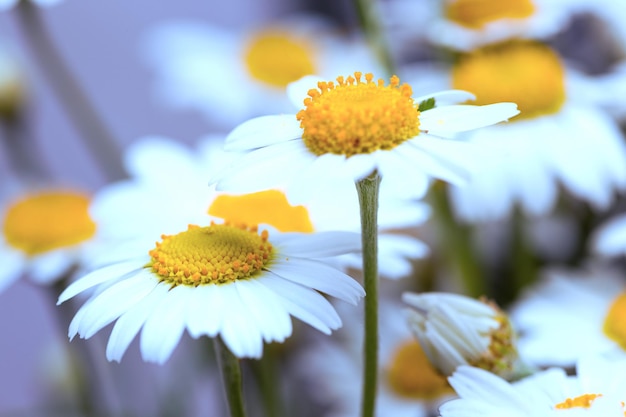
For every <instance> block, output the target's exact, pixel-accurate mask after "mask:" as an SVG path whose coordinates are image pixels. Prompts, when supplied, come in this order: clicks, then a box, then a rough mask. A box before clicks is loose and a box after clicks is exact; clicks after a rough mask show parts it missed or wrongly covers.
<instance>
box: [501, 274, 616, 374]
mask: <svg viewBox="0 0 626 417" xmlns="http://www.w3.org/2000/svg"><path fill="white" fill-rule="evenodd" d="M510 317H511V321H512V322H513V324H514V326H515V328H516V329H517V330H518V332H519V340H518V349H519V354H520V356H521V357H522V358H523V359H524V361H526V362H528V363H531V364H534V365H538V366H546V365H558V366H572V365H574V364H575V363H576V360H578V359H579V358H581V357H582V356H584V355H587V354H595V353H599V352H603V351H607V350H611V349H617V348H619V347H621V349H623V350H626V330H625V329H624V322H625V321H626V282H625V281H624V279H623V276H620V274H619V273H615V272H611V271H609V270H602V269H600V268H597V267H596V268H591V269H590V270H589V271H570V270H558V269H553V270H548V271H546V273H545V276H544V278H543V279H542V280H541V281H540V282H539V283H538V284H536V285H535V286H533V287H531V288H530V289H529V290H527V291H526V292H525V293H524V294H523V295H522V297H521V299H520V300H519V301H518V302H517V303H516V304H515V305H514V306H513V307H512V308H511V310H510Z"/></svg>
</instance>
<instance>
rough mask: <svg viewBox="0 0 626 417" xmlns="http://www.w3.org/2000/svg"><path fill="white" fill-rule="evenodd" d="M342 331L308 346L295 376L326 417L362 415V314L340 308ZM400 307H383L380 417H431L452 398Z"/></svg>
mask: <svg viewBox="0 0 626 417" xmlns="http://www.w3.org/2000/svg"><path fill="white" fill-rule="evenodd" d="M337 309H338V311H339V313H340V316H341V317H342V320H343V322H344V326H343V328H342V329H341V330H339V331H338V332H336V333H335V334H334V335H333V337H332V338H324V339H323V340H321V339H320V340H315V343H310V344H308V345H307V347H306V348H305V350H304V351H302V352H301V353H300V354H299V357H298V358H297V361H296V366H298V364H300V365H301V366H298V368H297V372H298V373H299V374H301V375H302V378H303V379H304V381H305V383H306V384H307V385H309V386H310V387H311V389H312V395H313V396H314V398H315V400H316V401H317V402H318V403H319V404H320V405H321V406H322V408H323V409H325V410H328V411H327V412H325V413H324V417H352V416H355V415H358V414H359V407H360V405H361V402H360V395H361V393H360V389H361V387H360V384H356V383H355V381H360V380H361V379H362V373H363V372H362V365H363V364H362V361H361V356H362V345H361V340H362V338H363V332H362V327H363V326H362V325H361V322H362V320H363V314H362V311H361V310H359V311H357V310H356V309H347V308H343V309H342V308H339V306H338V308H337ZM402 313H403V312H402V308H401V306H400V305H398V304H397V303H393V302H390V301H386V300H382V302H381V304H380V316H379V317H380V320H381V326H380V360H379V367H380V369H379V374H380V375H379V381H380V383H379V391H378V398H377V401H376V415H377V416H388V415H392V416H395V417H418V416H424V417H425V416H428V415H432V412H433V411H434V410H435V409H436V407H437V406H438V405H439V404H441V402H443V401H444V400H445V399H447V398H448V397H449V396H450V395H452V394H453V392H452V390H451V388H450V386H449V385H448V384H447V381H446V378H445V377H444V376H443V375H440V374H439V373H438V372H437V371H436V370H435V369H434V368H433V366H432V365H431V364H430V362H429V360H428V357H427V356H426V355H425V354H424V351H423V350H422V348H421V346H420V345H419V343H418V342H417V341H416V340H415V339H414V338H413V337H412V335H411V332H410V331H409V328H408V327H407V326H406V323H405V322H404V320H402V318H403V314H402Z"/></svg>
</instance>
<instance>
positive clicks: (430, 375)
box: [387, 340, 451, 399]
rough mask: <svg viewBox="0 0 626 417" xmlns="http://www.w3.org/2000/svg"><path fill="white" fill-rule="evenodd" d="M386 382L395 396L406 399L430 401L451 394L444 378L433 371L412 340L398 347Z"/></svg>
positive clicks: (418, 345)
mask: <svg viewBox="0 0 626 417" xmlns="http://www.w3.org/2000/svg"><path fill="white" fill-rule="evenodd" d="M387 380H388V382H389V385H390V387H391V389H392V390H393V391H394V392H395V393H396V394H397V395H399V396H402V397H406V398H416V399H432V398H437V397H439V396H441V395H442V394H444V393H447V392H451V388H450V386H449V385H448V383H447V381H446V378H445V377H444V376H442V375H441V374H439V373H438V372H437V371H436V370H435V368H434V367H433V366H432V365H431V363H430V361H429V360H428V357H427V356H426V354H425V353H424V351H423V350H422V347H421V346H420V344H419V343H418V342H417V341H414V340H410V341H408V342H406V343H404V344H402V345H401V346H399V347H398V349H397V350H396V352H395V354H394V356H393V360H392V362H391V364H390V365H389V368H388V369H387Z"/></svg>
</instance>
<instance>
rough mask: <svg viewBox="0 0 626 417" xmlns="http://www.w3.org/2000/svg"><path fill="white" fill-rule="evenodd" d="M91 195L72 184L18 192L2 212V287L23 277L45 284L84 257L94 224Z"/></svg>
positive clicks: (0, 257) (0, 286)
mask: <svg viewBox="0 0 626 417" xmlns="http://www.w3.org/2000/svg"><path fill="white" fill-rule="evenodd" d="M89 202H90V197H89V196H88V195H85V194H84V193H81V192H77V191H72V190H69V189H42V190H39V191H33V192H32V193H25V194H21V195H17V196H15V197H14V198H12V199H10V200H9V201H7V203H6V204H5V205H4V207H3V208H2V211H0V219H1V220H0V224H1V225H2V233H0V264H2V266H3V267H2V271H1V272H0V291H2V290H4V289H5V288H7V287H8V286H9V285H10V284H11V283H13V282H14V281H16V280H17V279H19V278H20V277H22V276H27V277H29V278H30V279H32V280H33V281H35V282H37V283H41V284H49V283H51V282H53V281H55V280H57V279H60V278H62V277H64V276H65V275H66V274H67V273H68V272H70V270H71V269H72V268H73V267H75V266H76V265H77V264H78V263H79V262H80V261H81V259H82V258H83V256H85V251H86V249H87V247H88V245H89V242H90V240H91V239H92V237H93V236H94V234H95V232H96V224H95V223H94V221H93V220H92V218H91V217H90V216H89V212H88V207H89Z"/></svg>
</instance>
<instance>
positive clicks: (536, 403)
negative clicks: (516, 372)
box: [439, 356, 626, 417]
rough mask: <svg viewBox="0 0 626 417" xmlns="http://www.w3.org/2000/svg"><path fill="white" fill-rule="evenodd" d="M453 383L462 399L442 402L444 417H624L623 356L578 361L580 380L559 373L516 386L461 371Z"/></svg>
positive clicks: (488, 375) (487, 375)
mask: <svg viewBox="0 0 626 417" xmlns="http://www.w3.org/2000/svg"><path fill="white" fill-rule="evenodd" d="M449 381H450V385H452V387H453V388H454V389H455V391H456V392H457V394H458V395H459V397H460V398H458V399H454V400H451V401H449V402H447V403H444V404H443V405H442V406H441V407H440V409H439V413H440V415H441V417H467V416H493V417H495V416H511V417H537V416H546V417H547V416H583V415H584V416H598V417H600V416H602V417H609V416H614V417H622V416H623V415H624V411H625V410H624V401H625V400H626V394H625V393H624V386H626V359H625V358H624V357H622V358H614V357H604V356H591V357H587V358H584V359H581V360H580V361H579V362H578V365H577V375H576V376H567V374H566V373H565V371H564V370H562V369H556V368H555V369H549V370H546V371H543V372H540V373H537V374H535V375H532V376H529V377H527V378H524V379H523V380H521V381H517V382H514V383H509V382H507V381H505V380H504V379H502V378H499V377H498V376H496V375H494V374H492V373H489V372H486V371H484V370H483V369H478V368H473V367H470V366H462V367H460V368H459V369H458V370H457V371H456V372H455V373H454V375H452V377H450V378H449Z"/></svg>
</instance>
